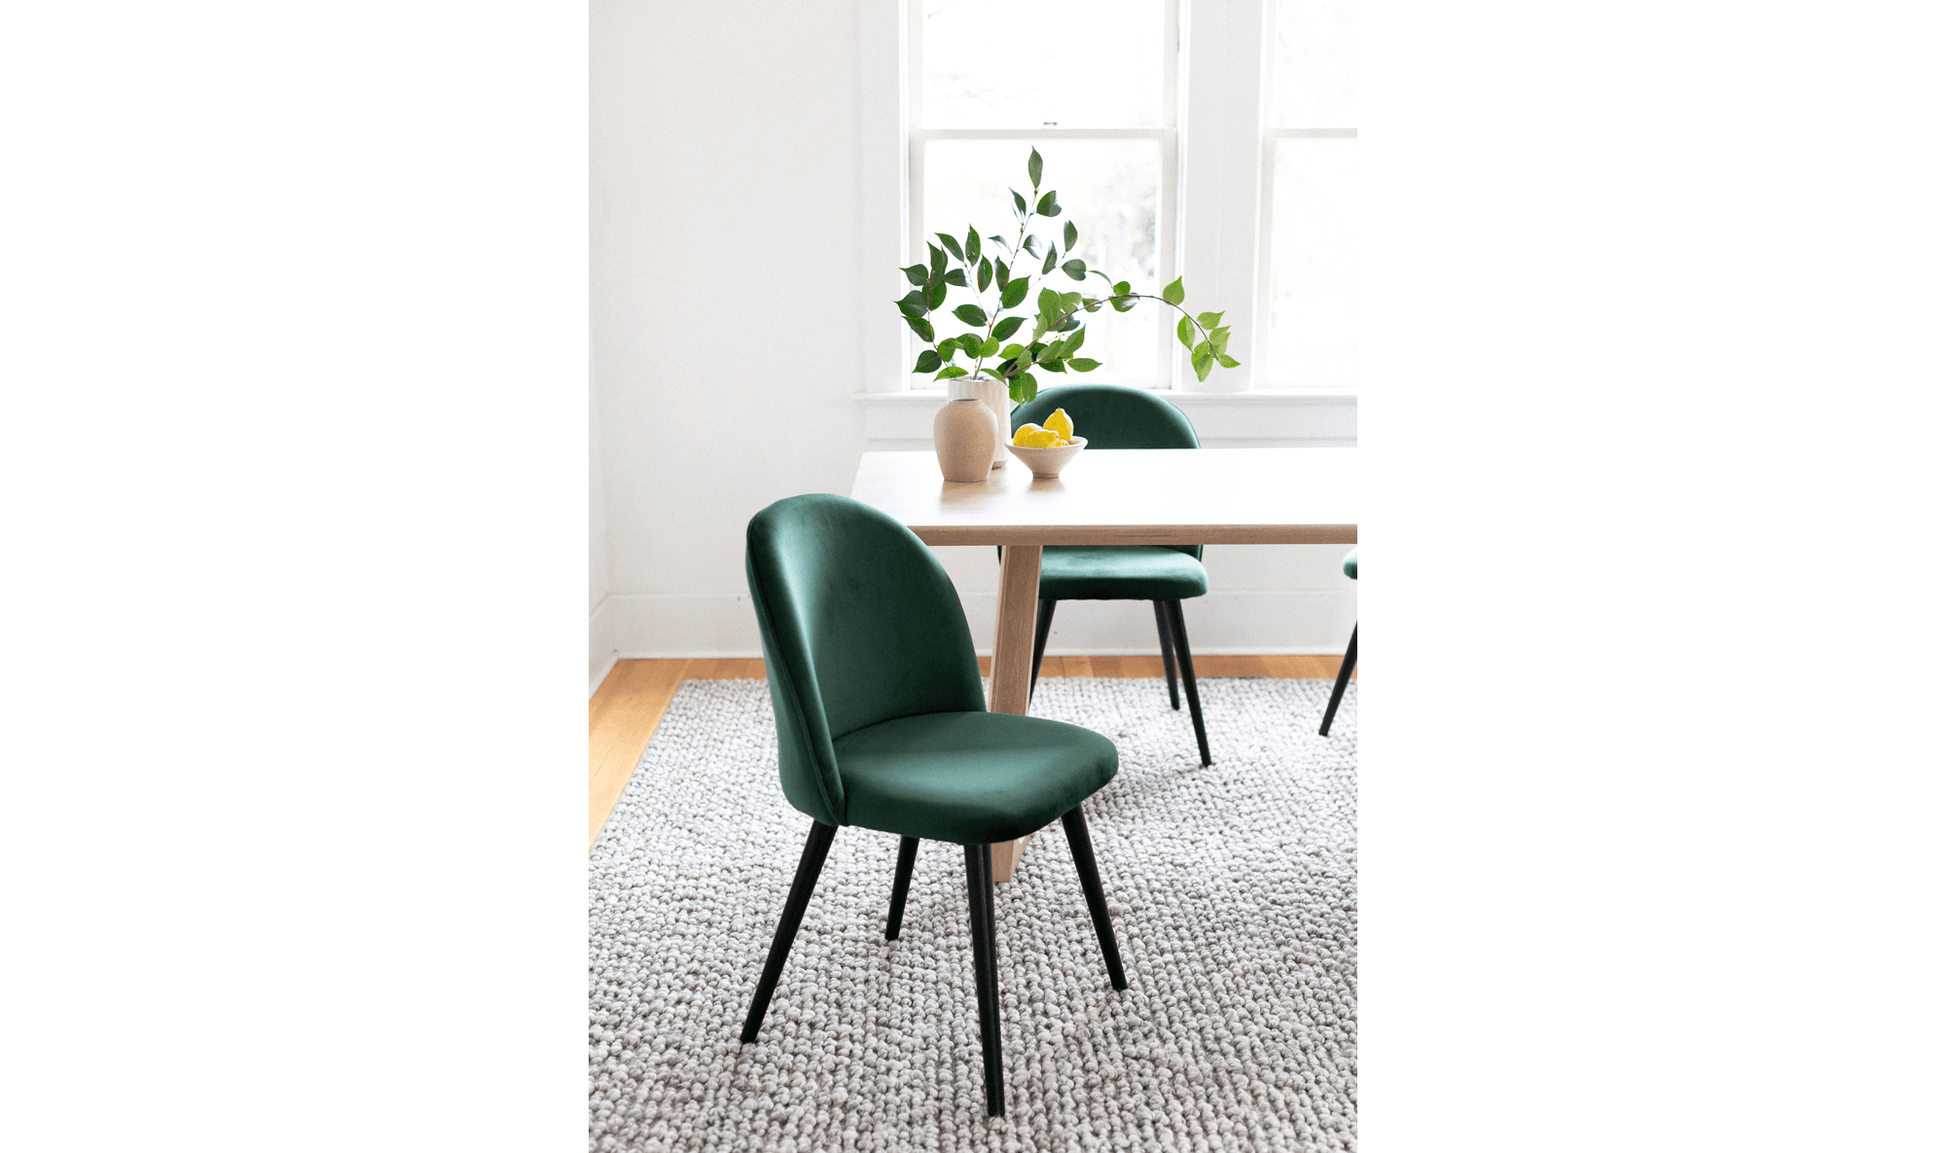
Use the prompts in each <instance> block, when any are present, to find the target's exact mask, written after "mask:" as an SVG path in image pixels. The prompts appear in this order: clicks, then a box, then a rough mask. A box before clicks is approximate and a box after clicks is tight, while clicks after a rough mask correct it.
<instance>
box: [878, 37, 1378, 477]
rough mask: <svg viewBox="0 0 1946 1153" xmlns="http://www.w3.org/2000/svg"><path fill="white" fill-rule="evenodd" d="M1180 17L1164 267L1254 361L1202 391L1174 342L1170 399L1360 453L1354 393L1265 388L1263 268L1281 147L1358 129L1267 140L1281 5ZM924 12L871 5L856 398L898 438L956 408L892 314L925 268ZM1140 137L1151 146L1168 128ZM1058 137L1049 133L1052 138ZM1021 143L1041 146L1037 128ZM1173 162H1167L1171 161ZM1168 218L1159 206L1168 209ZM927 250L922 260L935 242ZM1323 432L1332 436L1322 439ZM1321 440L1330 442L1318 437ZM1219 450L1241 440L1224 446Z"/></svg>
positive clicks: (1267, 434) (937, 134) (938, 132)
mask: <svg viewBox="0 0 1946 1153" xmlns="http://www.w3.org/2000/svg"><path fill="white" fill-rule="evenodd" d="M1192 6H1193V7H1195V14H1196V23H1195V25H1194V35H1193V36H1192V35H1191V25H1190V23H1189V12H1190V9H1191V8H1192ZM1176 7H1177V11H1178V14H1179V15H1178V23H1179V33H1178V35H1179V36H1180V37H1181V43H1182V56H1181V60H1182V69H1181V78H1182V81H1183V82H1181V83H1178V84H1177V100H1178V107H1177V114H1176V127H1175V128H1172V129H1168V130H1167V131H1169V132H1170V133H1171V135H1172V137H1173V138H1174V139H1175V140H1176V141H1179V144H1178V145H1177V147H1176V148H1175V149H1174V151H1175V164H1176V165H1177V180H1176V182H1175V183H1176V187H1177V189H1178V190H1179V195H1180V196H1181V197H1182V198H1183V205H1184V208H1185V209H1186V211H1182V212H1178V211H1176V210H1175V206H1174V205H1170V206H1168V208H1167V211H1166V214H1165V215H1166V218H1167V219H1168V220H1169V221H1170V223H1171V225H1172V226H1173V223H1174V221H1176V220H1178V219H1179V220H1180V221H1181V226H1180V227H1179V228H1176V229H1175V236H1174V240H1173V244H1168V245H1167V248H1163V249H1162V250H1161V251H1159V253H1158V256H1159V259H1158V265H1161V264H1162V263H1163V259H1161V257H1163V256H1164V254H1165V253H1166V254H1167V258H1168V259H1169V262H1170V263H1171V264H1173V266H1174V267H1173V269H1171V271H1178V272H1179V273H1180V275H1181V276H1182V277H1183V283H1184V284H1185V285H1187V286H1188V287H1189V289H1190V299H1191V300H1192V301H1194V302H1196V304H1197V306H1198V307H1209V306H1217V307H1222V308H1223V309H1224V310H1225V318H1224V319H1225V322H1226V323H1228V324H1229V325H1230V329H1231V347H1232V348H1242V349H1248V350H1249V352H1250V355H1249V357H1247V358H1243V359H1244V362H1243V366H1242V367H1240V368H1235V369H1219V370H1218V371H1216V372H1214V373H1212V374H1211V375H1210V378H1209V380H1208V381H1204V382H1198V381H1197V380H1196V376H1195V373H1194V372H1191V371H1189V367H1188V356H1187V354H1186V353H1185V352H1184V350H1183V349H1182V347H1181V346H1180V345H1178V344H1176V343H1175V342H1174V341H1173V340H1171V341H1169V342H1168V345H1167V347H1168V349H1169V350H1170V353H1169V363H1170V365H1171V366H1172V374H1173V375H1172V377H1171V378H1170V379H1171V380H1172V381H1173V383H1174V384H1175V387H1174V388H1170V389H1164V390H1159V391H1160V392H1161V394H1162V395H1165V396H1168V397H1170V399H1171V400H1174V401H1176V402H1177V403H1179V404H1182V405H1183V406H1184V407H1185V409H1186V410H1189V409H1191V406H1192V405H1193V406H1194V410H1193V411H1192V413H1191V415H1192V419H1195V420H1196V421H1197V422H1198V427H1199V428H1200V427H1201V422H1202V420H1203V419H1204V417H1203V416H1202V415H1201V413H1202V411H1203V410H1205V409H1207V410H1208V411H1209V412H1210V413H1211V414H1212V415H1214V414H1215V413H1216V412H1217V411H1218V408H1217V407H1216V405H1218V404H1219V403H1220V402H1214V401H1207V402H1206V401H1202V400H1199V399H1197V398H1199V397H1201V398H1209V397H1215V396H1219V395H1240V396H1247V397H1249V398H1252V399H1253V400H1254V402H1255V403H1253V404H1250V405H1243V406H1226V407H1224V408H1223V411H1232V410H1234V411H1236V412H1243V411H1245V410H1246V409H1247V410H1249V411H1250V412H1252V413H1253V414H1254V415H1257V416H1259V417H1261V418H1262V419H1264V420H1266V421H1267V422H1268V423H1266V424H1265V425H1263V426H1262V428H1261V429H1260V431H1261V433H1262V436H1261V437H1258V438H1255V439H1258V440H1261V441H1263V442H1266V443H1269V442H1273V441H1274V442H1279V443H1284V442H1289V441H1292V440H1301V441H1305V442H1307V443H1344V442H1346V441H1345V439H1344V438H1346V437H1349V438H1351V439H1350V442H1353V443H1355V438H1356V411H1357V391H1356V388H1355V386H1353V385H1351V384H1349V383H1347V384H1346V385H1344V386H1342V387H1327V388H1277V387H1272V388H1265V387H1262V385H1266V384H1274V383H1275V382H1269V381H1264V380H1263V378H1262V377H1261V376H1260V375H1259V373H1258V372H1257V366H1259V365H1260V364H1262V362H1263V357H1264V354H1265V350H1266V348H1267V341H1266V339H1265V338H1266V335H1267V330H1268V327H1269V325H1268V321H1269V316H1268V313H1267V311H1266V310H1267V309H1268V308H1269V304H1270V297H1269V287H1268V272H1269V270H1268V269H1267V268H1265V267H1263V264H1264V263H1265V262H1264V261H1262V260H1261V259H1260V256H1261V254H1262V253H1264V252H1267V251H1268V243H1269V223H1270V222H1269V220H1268V219H1267V214H1268V211H1269V200H1270V194H1269V187H1268V182H1269V180H1270V179H1271V178H1272V176H1273V175H1274V174H1273V172H1272V171H1271V168H1270V164H1271V158H1272V155H1273V150H1274V149H1275V147H1276V140H1277V139H1278V138H1279V137H1283V136H1300V135H1331V136H1353V137H1355V136H1356V133H1355V131H1353V130H1349V129H1275V130H1268V131H1267V130H1266V126H1265V123H1264V117H1265V115H1266V108H1267V105H1268V101H1267V99H1266V97H1267V92H1266V89H1267V86H1268V84H1269V82H1270V67H1269V62H1270V59H1271V54H1272V53H1273V51H1274V46H1275V40H1274V28H1273V27H1272V20H1273V15H1274V8H1273V4H1272V2H1271V0H1225V2H1224V3H1222V4H1212V3H1207V2H1205V3H1202V4H1196V2H1195V0H1176ZM912 13H913V2H912V0H897V2H894V3H883V2H881V3H873V4H861V5H859V35H858V60H859V97H860V124H859V152H860V160H859V163H860V177H861V179H860V192H861V195H860V205H859V210H860V214H861V219H862V221H863V230H862V231H863V233H864V236H863V242H862V243H861V244H860V245H859V254H858V259H859V274H860V275H859V285H860V299H859V307H860V316H861V318H862V320H861V330H860V333H859V336H860V339H861V341H862V344H863V347H862V349H861V352H862V354H863V355H862V357H861V361H862V363H863V365H864V369H865V379H864V380H863V381H861V382H860V385H861V386H862V391H861V392H859V393H857V394H855V395H856V396H857V398H858V399H859V400H860V401H861V402H862V403H863V405H864V407H866V408H867V410H868V422H867V423H868V430H869V429H870V428H872V427H880V428H889V427H890V426H886V425H883V424H882V419H892V418H881V417H880V416H879V415H877V414H878V413H882V412H898V411H905V410H906V409H908V408H910V407H911V406H914V405H918V406H926V405H935V406H936V404H937V403H938V401H939V398H940V397H941V396H943V390H939V389H929V388H913V387H911V386H912V384H913V383H914V378H913V377H912V374H911V373H909V372H908V371H907V369H909V368H910V367H911V360H910V358H909V357H907V356H906V343H905V335H906V333H907V329H906V326H905V324H904V322H903V321H902V320H901V319H900V317H899V314H898V310H897V309H895V308H894V307H893V306H892V305H893V301H895V300H896V299H897V298H898V297H899V296H900V295H901V294H902V293H903V291H904V289H905V287H906V286H905V283H904V280H903V278H901V277H900V276H899V275H898V272H897V270H898V269H899V268H900V267H902V266H904V265H908V264H911V263H912V262H913V261H912V259H910V258H909V256H908V254H909V252H910V251H911V250H912V246H913V245H914V243H915V239H916V230H917V228H918V227H919V226H920V224H919V222H917V221H914V220H912V219H911V215H912V213H911V201H910V199H909V191H908V190H909V185H908V176H909V175H911V174H912V169H913V154H914V151H915V148H916V147H917V145H915V144H914V134H913V133H912V132H911V131H910V124H909V119H908V116H909V110H910V107H911V100H912V95H911V94H912V87H913V85H914V84H915V83H917V81H918V78H917V77H915V76H913V75H911V69H910V67H909V64H910V60H909V57H908V54H907V46H908V45H909V43H910V39H911V38H912V37H913V36H915V35H917V33H918V29H917V28H915V27H914V24H915V23H916V21H915V20H914V19H913V15H912ZM1133 131H1134V132H1135V133H1136V134H1138V135H1140V134H1154V133H1155V132H1156V131H1157V130H1154V129H1141V130H1133ZM1059 132H1060V130H1048V133H1047V135H1049V136H1052V135H1058V134H1059ZM954 134H955V133H954V132H953V131H952V130H943V129H934V130H930V131H929V132H928V133H927V134H926V135H927V136H928V137H929V138H943V137H947V136H951V135H954ZM1020 134H1021V135H1022V136H1023V137H1026V136H1033V135H1036V133H1035V132H1034V131H1033V130H1031V129H1026V130H1021V133H1020ZM1073 134H1074V135H1079V136H1090V135H1093V136H1105V135H1113V134H1114V132H1113V131H1112V130H1101V131H1095V132H1089V131H1085V130H1074V132H1073ZM965 135H976V136H992V135H999V134H998V133H986V132H981V133H970V132H969V133H965ZM1191 150H1194V151H1195V152H1196V154H1197V155H1196V164H1195V165H1194V167H1193V169H1192V167H1191V166H1190V164H1189V160H1190V155H1189V153H1190V151H1191ZM1164 162H1165V163H1167V162H1168V157H1167V155H1166V149H1165V157H1164ZM1164 183H1165V185H1166V184H1167V183H1168V182H1167V181H1165V182H1164ZM1163 207H1164V206H1162V205H1158V209H1159V210H1161V209H1163ZM1162 243H1167V242H1166V240H1165V241H1162ZM1171 249H1172V250H1173V251H1172V252H1171V251H1170V250H1171ZM919 250H920V251H923V242H922V241H921V242H919ZM1205 302H1207V304H1205ZM1239 304H1242V305H1244V307H1239ZM1164 327H1165V329H1166V328H1167V326H1164ZM1323 413H1330V414H1332V415H1331V416H1330V417H1329V418H1328V419H1327V420H1326V421H1325V424H1324V425H1323V426H1319V425H1318V424H1317V419H1318V418H1319V416H1320V414H1323ZM1278 414H1282V415H1278ZM874 421H880V422H881V423H879V424H874V423H873V422H874ZM900 427H903V426H900ZM1320 427H1322V428H1323V429H1324V431H1322V432H1320V431H1318V429H1319V428H1320ZM1314 434H1315V436H1317V437H1322V438H1323V439H1313V436H1314ZM926 435H928V436H929V435H930V434H929V433H927V434H926ZM868 436H870V437H871V439H874V440H881V439H887V438H884V437H879V436H872V435H871V434H870V433H869V431H868ZM889 439H906V438H904V437H895V438H889ZM1219 439H1224V440H1235V439H1238V438H1237V437H1231V436H1228V435H1225V436H1223V437H1221V438H1219Z"/></svg>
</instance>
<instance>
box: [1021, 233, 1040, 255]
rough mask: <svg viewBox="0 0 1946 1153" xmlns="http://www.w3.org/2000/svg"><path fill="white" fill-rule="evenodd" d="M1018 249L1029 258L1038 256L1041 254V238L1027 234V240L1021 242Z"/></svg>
mask: <svg viewBox="0 0 1946 1153" xmlns="http://www.w3.org/2000/svg"><path fill="white" fill-rule="evenodd" d="M1020 247H1021V249H1022V250H1023V251H1024V252H1026V253H1027V255H1029V256H1039V255H1040V254H1041V238H1040V237H1038V236H1035V235H1034V234H1033V233H1031V232H1030V233H1028V234H1027V239H1026V240H1024V241H1022V242H1021V245H1020Z"/></svg>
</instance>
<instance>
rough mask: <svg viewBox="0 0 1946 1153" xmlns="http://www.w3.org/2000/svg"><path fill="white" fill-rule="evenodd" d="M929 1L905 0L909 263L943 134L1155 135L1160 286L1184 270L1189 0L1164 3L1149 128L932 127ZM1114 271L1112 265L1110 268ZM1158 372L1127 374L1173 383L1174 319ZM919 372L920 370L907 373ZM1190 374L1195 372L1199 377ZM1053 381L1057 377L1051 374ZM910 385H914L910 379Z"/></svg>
mask: <svg viewBox="0 0 1946 1153" xmlns="http://www.w3.org/2000/svg"><path fill="white" fill-rule="evenodd" d="M925 4H926V0H902V3H901V7H902V8H903V10H904V18H905V59H904V62H903V68H902V72H903V75H904V87H905V92H904V101H905V117H904V122H905V132H904V135H905V149H906V155H905V172H906V180H905V188H904V192H905V213H904V216H905V234H906V235H905V259H904V260H903V261H902V264H905V265H910V264H914V263H920V264H923V263H925V261H926V255H927V254H926V243H927V237H928V236H929V235H930V234H929V233H927V232H926V231H925V227H926V225H925V195H926V146H927V145H928V144H930V143H932V142H933V141H938V140H1017V141H1019V142H1021V143H1023V144H1035V143H1039V142H1044V141H1052V140H1154V141H1156V142H1157V161H1156V177H1157V185H1156V229H1157V232H1158V233H1159V235H1158V236H1157V237H1156V245H1155V256H1156V260H1155V265H1156V287H1157V289H1158V290H1160V288H1161V287H1162V286H1163V285H1165V284H1168V283H1169V282H1170V281H1172V280H1174V279H1175V278H1176V277H1177V276H1178V275H1180V265H1181V263H1182V259H1181V257H1182V220H1181V215H1182V214H1181V209H1180V205H1181V199H1182V197H1181V185H1182V157H1181V147H1180V144H1179V141H1180V138H1181V127H1180V125H1181V120H1182V111H1181V106H1182V98H1181V91H1182V85H1181V76H1182V72H1183V50H1182V44H1183V11H1184V10H1185V9H1186V8H1187V6H1188V0H1161V4H1162V13H1161V20H1162V93H1161V101H1160V107H1161V109H1162V121H1163V122H1162V123H1161V124H1160V125H1157V126H1155V127H1150V128H1060V127H1055V128H1045V127H1043V128H927V127H926V126H925V86H926V76H925V59H926V57H925ZM1102 271H1104V272H1113V271H1114V270H1113V269H1103V270H1102ZM1155 327H1156V336H1155V341H1156V359H1155V362H1156V366H1157V370H1158V371H1157V373H1156V375H1155V376H1153V377H1151V378H1149V379H1148V380H1140V381H1124V382H1122V383H1125V384H1127V385H1129V386H1130V387H1134V388H1144V389H1149V390H1164V389H1169V388H1171V387H1173V386H1174V382H1175V380H1176V377H1177V372H1178V364H1177V361H1178V360H1180V359H1181V358H1180V357H1176V356H1173V355H1171V354H1170V350H1171V349H1172V348H1176V347H1178V346H1177V345H1176V342H1175V338H1174V336H1173V335H1172V334H1173V332H1174V328H1173V326H1172V325H1168V324H1162V323H1157V325H1156V326H1155ZM901 330H902V331H903V332H904V337H903V338H902V340H901V341H900V348H901V350H902V352H903V356H904V360H905V365H906V367H907V368H910V367H911V365H912V362H913V361H914V360H915V359H916V358H917V357H918V354H919V348H920V341H919V338H918V337H917V335H916V334H914V333H913V332H912V331H911V330H910V329H905V328H904V327H903V326H901ZM905 375H906V376H907V377H909V378H911V377H917V376H919V374H917V373H906V374H905ZM1194 375H1195V374H1194V373H1191V379H1192V380H1193V379H1194ZM1048 383H1050V384H1052V383H1055V381H1054V379H1053V378H1048ZM907 387H908V388H910V387H911V383H910V380H908V382H907Z"/></svg>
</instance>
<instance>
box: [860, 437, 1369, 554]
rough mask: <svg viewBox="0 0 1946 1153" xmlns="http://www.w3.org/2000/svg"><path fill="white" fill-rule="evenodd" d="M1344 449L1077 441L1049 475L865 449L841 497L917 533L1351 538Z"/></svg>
mask: <svg viewBox="0 0 1946 1153" xmlns="http://www.w3.org/2000/svg"><path fill="white" fill-rule="evenodd" d="M1357 493H1358V450H1357V449H1355V448H1196V449H1180V448H1173V449H1119V450H1108V449H1103V450H1087V449H1084V450H1082V452H1081V453H1080V455H1078V456H1076V457H1075V458H1074V459H1073V460H1072V461H1070V462H1069V463H1068V465H1067V467H1066V468H1064V469H1062V470H1061V476H1060V478H1059V479H1056V480H1035V479H1034V476H1033V474H1032V473H1031V472H1029V471H1028V470H1027V466H1026V465H1024V464H1021V463H1020V462H1019V461H1017V460H1009V461H1008V462H1007V465H1006V467H1005V468H1002V469H999V470H997V471H995V472H993V473H991V474H990V475H989V476H988V478H987V479H986V480H985V481H983V482H981V481H975V482H970V483H965V484H961V483H955V482H953V481H947V480H942V479H940V476H939V463H938V461H937V460H936V459H935V457H934V456H933V454H932V452H931V451H929V450H921V451H918V452H868V453H865V454H864V455H863V456H862V457H861V458H860V459H859V462H858V477H857V479H856V480H854V481H853V482H852V486H851V497H852V499H853V500H856V501H861V502H863V503H865V504H868V505H871V506H872V507H873V508H876V509H878V510H880V511H881V512H885V513H888V514H890V515H892V516H894V517H896V518H898V520H899V522H900V523H902V524H904V525H905V526H906V527H907V528H910V529H911V530H912V531H913V532H914V533H915V534H917V535H918V537H919V539H920V540H923V541H925V542H926V543H927V544H938V545H966V544H1041V545H1049V544H1356V543H1358V517H1357V512H1356V509H1357V502H1356V497H1357Z"/></svg>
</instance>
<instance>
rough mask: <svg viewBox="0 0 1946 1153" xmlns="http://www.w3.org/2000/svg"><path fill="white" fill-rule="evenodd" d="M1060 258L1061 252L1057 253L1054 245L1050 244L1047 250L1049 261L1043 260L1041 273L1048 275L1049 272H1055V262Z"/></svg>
mask: <svg viewBox="0 0 1946 1153" xmlns="http://www.w3.org/2000/svg"><path fill="white" fill-rule="evenodd" d="M1060 256H1061V254H1060V253H1059V252H1056V251H1055V250H1054V246H1053V245H1051V244H1050V245H1048V248H1047V259H1046V260H1043V261H1041V271H1042V272H1043V273H1048V272H1053V271H1054V262H1055V261H1056V260H1058V259H1059V258H1060Z"/></svg>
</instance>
